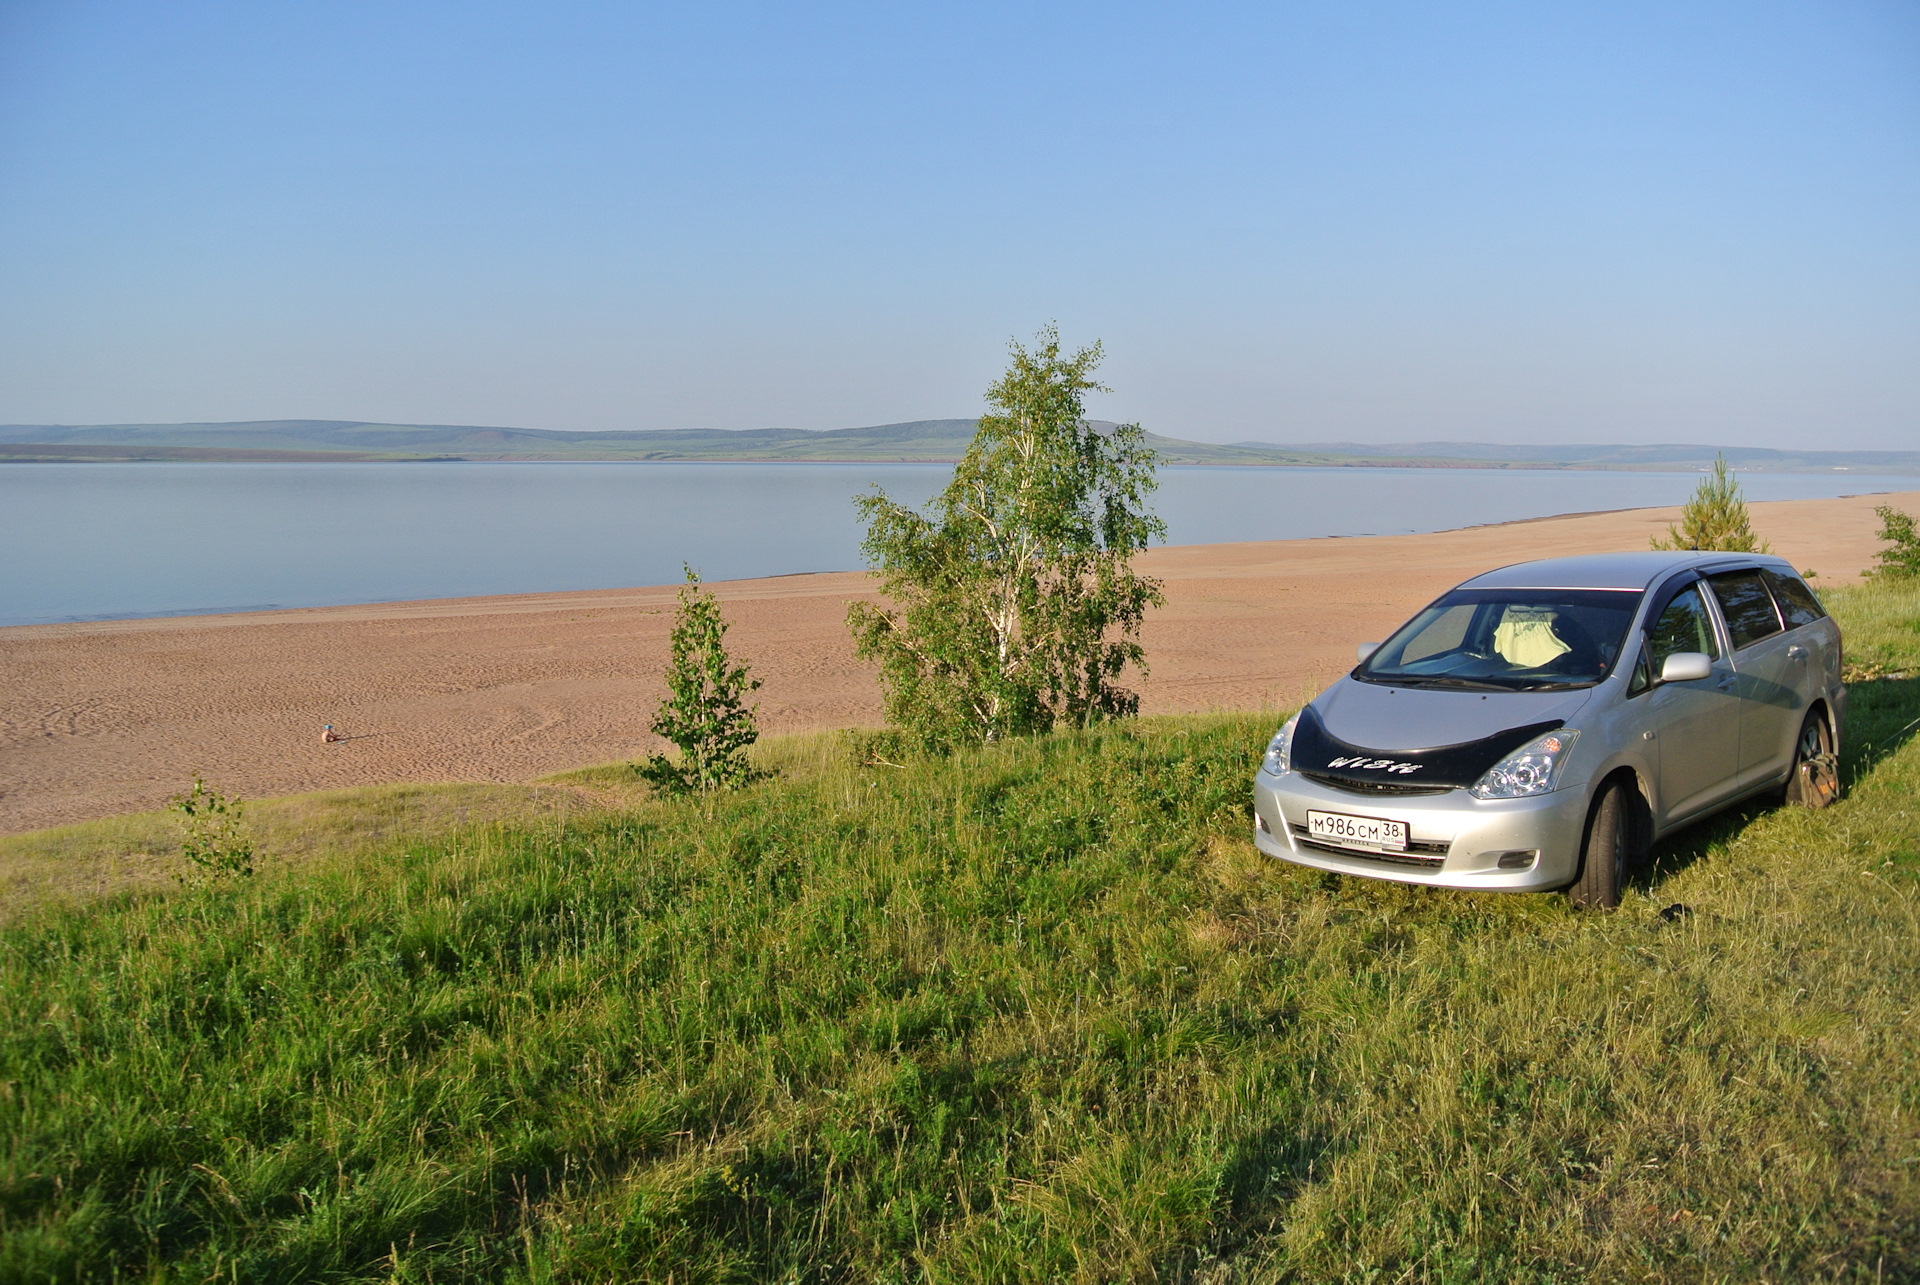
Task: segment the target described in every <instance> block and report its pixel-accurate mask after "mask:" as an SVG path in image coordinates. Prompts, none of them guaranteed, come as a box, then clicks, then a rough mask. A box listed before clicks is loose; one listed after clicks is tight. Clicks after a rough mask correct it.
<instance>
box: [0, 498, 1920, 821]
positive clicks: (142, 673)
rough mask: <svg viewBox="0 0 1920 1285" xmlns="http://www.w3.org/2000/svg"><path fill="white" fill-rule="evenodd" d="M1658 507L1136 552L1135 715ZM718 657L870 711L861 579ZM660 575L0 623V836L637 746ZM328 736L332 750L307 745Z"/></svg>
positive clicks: (1818, 560)
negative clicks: (145, 616)
mask: <svg viewBox="0 0 1920 1285" xmlns="http://www.w3.org/2000/svg"><path fill="white" fill-rule="evenodd" d="M1886 503H1892V504H1894V505H1895V506H1896V507H1899V508H1902V509H1905V510H1907V511H1908V512H1914V511H1916V510H1920V492H1904V493H1900V494H1897V495H1893V496H1858V497H1850V498H1845V499H1838V500H1784V501H1776V502H1772V503H1765V504H1755V505H1753V506H1752V512H1753V524H1754V529H1755V530H1756V531H1758V532H1759V533H1760V535H1761V536H1762V537H1763V538H1765V539H1767V540H1770V541H1771V542H1772V543H1773V546H1774V549H1775V551H1776V552H1778V553H1780V554H1781V555H1782V556H1784V557H1787V558H1789V559H1791V560H1792V562H1793V563H1794V565H1795V566H1797V567H1801V568H1803V569H1804V568H1808V567H1811V568H1812V569H1814V570H1815V571H1817V572H1819V579H1818V580H1817V581H1816V584H1819V585H1835V584H1844V583H1848V582H1850V581H1852V580H1853V579H1854V578H1856V577H1857V576H1858V574H1859V573H1860V572H1861V571H1862V570H1863V569H1865V568H1866V567H1869V566H1871V565H1872V563H1873V553H1874V550H1875V548H1877V546H1878V542H1877V541H1876V540H1875V539H1874V532H1875V531H1876V530H1877V529H1878V525H1879V524H1878V522H1877V520H1876V519H1875V518H1874V516H1873V508H1874V506H1875V505H1876V504H1886ZM1677 513H1678V510H1677V509H1673V508H1661V509H1630V510H1623V511H1620V512H1614V513H1597V514H1576V515H1570V516H1566V517H1557V518H1543V519H1537V520H1534V521H1529V522H1516V523H1507V524H1503V525H1500V526H1488V527H1472V528H1468V529H1465V530H1459V531H1446V532H1441V533H1439V534H1436V535H1407V536H1377V537H1375V536H1369V537H1358V538H1345V539H1343V538H1333V539H1319V540H1279V541H1266V542H1260V543H1248V544H1218V545H1189V546H1182V547H1176V548H1168V549H1156V550H1153V551H1152V552H1151V553H1149V554H1147V555H1146V556H1145V557H1143V558H1142V560H1141V565H1142V567H1143V569H1144V570H1146V571H1147V572H1148V573H1150V574H1152V575H1156V576H1159V577H1161V578H1162V579H1163V580H1164V581H1165V583H1166V594H1167V605H1166V607H1165V608H1163V609H1162V610H1160V611H1158V612H1155V613H1153V614H1152V615H1151V616H1150V617H1149V619H1148V623H1147V626H1146V629H1145V636H1144V641H1145V645H1146V649H1147V657H1148V660H1149V662H1150V663H1151V665H1152V672H1151V674H1150V676H1149V677H1148V678H1147V679H1146V680H1145V682H1144V683H1142V684H1141V685H1140V690H1141V693H1142V708H1143V710H1144V712H1147V713H1176V712H1194V711H1204V710H1213V709H1255V708H1266V707H1280V706H1290V705H1293V704H1297V703H1298V702H1299V701H1301V700H1303V699H1305V698H1307V697H1308V696H1311V695H1312V694H1313V692H1314V691H1317V690H1318V689H1319V688H1320V687H1322V686H1324V685H1325V684H1326V682H1327V681H1328V680H1329V679H1331V678H1332V677H1333V676H1334V675H1336V674H1338V673H1340V672H1341V671H1343V670H1344V669H1346V668H1347V667H1348V666H1349V665H1350V664H1351V663H1352V657H1353V647H1354V644H1355V643H1358V642H1360V641H1363V640H1372V639H1377V638H1379V637H1381V636H1382V635H1383V634H1385V633H1386V632H1387V631H1389V630H1390V629H1392V628H1393V627H1394V626H1395V625H1397V624H1399V623H1400V622H1401V621H1403V620H1405V619H1406V618H1407V616H1409V615H1410V614H1412V612H1413V611H1415V610H1416V609H1417V608H1418V607H1419V606H1420V605H1421V604H1423V603H1424V602H1426V601H1427V600H1428V599H1430V598H1432V597H1433V596H1434V595H1435V594H1438V593H1440V592H1441V591H1443V590H1445V589H1447V588H1449V587H1451V586H1452V585H1454V584H1455V583H1457V582H1459V581H1460V580H1462V579H1464V578H1466V577H1467V576H1469V575H1472V574H1475V573H1476V572H1480V571H1484V570H1487V569H1488V568H1491V567H1495V566H1500V565H1502V564H1505V563H1510V562H1519V561H1525V560H1527V559H1530V558H1540V557H1552V556H1556V555H1561V554H1571V553H1591V552H1600V551H1606V550H1619V549H1644V548H1646V547H1647V540H1648V537H1649V536H1651V535H1654V534H1657V533H1659V532H1661V531H1663V530H1664V529H1665V526H1666V524H1667V523H1668V522H1669V521H1671V520H1672V519H1673V518H1674V517H1675V516H1676V515H1677ZM712 588H713V589H714V591H715V592H716V593H717V594H718V596H719V597H720V599H721V601H722V603H723V604H724V606H725V610H726V614H727V617H728V619H729V620H730V621H731V622H732V626H733V627H732V630H731V632H730V633H729V634H728V636H727V640H728V644H729V647H730V648H731V649H733V650H734V651H735V652H736V654H738V655H739V656H741V657H743V658H745V659H746V660H747V661H748V662H749V663H750V664H751V665H752V668H753V672H754V674H755V675H756V676H757V677H759V678H761V679H762V680H764V686H763V687H762V688H761V689H760V691H759V692H758V693H757V696H758V699H759V702H760V712H761V726H762V728H763V730H765V731H768V732H787V731H799V730H804V729H810V728H828V727H853V726H862V725H872V724H876V723H878V722H879V721H880V695H879V689H878V687H877V685H876V684H875V681H874V677H873V672H872V669H871V667H869V666H867V665H864V664H862V663H860V662H859V661H857V660H855V659H854V657H853V649H852V646H851V643H850V642H849V640H848V637H847V632H846V628H845V625H844V623H843V622H844V618H845V614H846V606H847V603H848V602H849V601H851V600H853V599H856V598H863V597H871V596H872V595H873V588H872V584H871V582H870V581H869V579H868V578H867V577H866V576H865V575H864V574H860V573H834V574H826V575H807V576H784V577H780V578H776V579H769V580H737V581H730V582H724V583H717V584H715V585H713V586H712ZM673 608H674V589H673V587H672V586H666V587H652V588H638V589H610V590H595V591H587V592H580V593H555V594H522V595H515V596H510V597H496V598H466V599H441V600H433V601H426V602H407V603H390V604H382V605H378V606H364V607H321V608H312V609H307V610H300V611H274V612H258V613H248V614H241V615H229V616H192V617H175V618H168V619H156V620H116V621H103V622H97V623H87V624H70V625H27V626H18V627H14V628H6V629H0V674H4V676H5V683H4V685H3V686H0V833H14V832H18V831H23V830H33V829H40V828H43V827H46V826H52V825H59V824H62V823H65V822H70V821H80V820H86V819H90V818H94V817H101V816H111V815H116V814H119V813H124V812H130V811H135V810H139V809H144V808H152V807H156V806H159V805H160V804H162V803H164V801H165V800H166V799H167V798H168V797H169V796H171V795H173V794H176V793H178V792H179V791H180V790H181V789H182V788H183V787H184V786H185V785H186V784H187V782H188V780H189V779H190V778H191V777H192V775H193V774H194V773H195V772H199V773H201V774H202V775H204V776H205V777H206V778H207V779H208V780H209V781H210V782H213V783H215V784H216V785H218V787H219V788H221V789H222V790H225V791H229V792H237V793H239V794H240V795H242V796H245V797H249V798H259V797H264V796H269V795H276V794H287V793H293V792H296V791H305V790H320V789H332V788H338V787H345V786H355V785H374V784H381V783H385V782H393V781H528V780H531V779H533V778H535V777H538V776H541V775H544V774H548V773H552V772H558V771H563V770H565V769H567V768H572V767H579V766H583V765H586V764H591V763H601V762H610V761H614V760H619V759H626V758H631V757H633V756H635V755H639V754H643V753H646V752H648V751H650V750H652V749H653V748H655V747H657V745H658V742H657V741H656V739H655V738H654V737H652V736H650V735H649V734H648V732H647V725H648V723H649V722H651V721H652V716H653V710H654V706H655V705H656V704H657V703H658V701H659V699H660V696H661V694H662V692H663V690H664V689H663V687H662V683H661V677H660V676H661V671H662V670H663V668H664V667H665V663H666V653H667V633H668V630H669V628H670V626H671V624H672V619H673ZM324 723H333V724H334V725H335V726H336V727H338V728H339V729H341V730H342V731H343V732H344V733H345V734H346V735H347V737H348V739H347V740H345V741H343V742H341V743H338V744H333V745H326V744H322V743H321V740H320V728H321V725H322V724H324Z"/></svg>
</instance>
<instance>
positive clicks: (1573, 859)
mask: <svg viewBox="0 0 1920 1285" xmlns="http://www.w3.org/2000/svg"><path fill="white" fill-rule="evenodd" d="M1309 808H1312V809H1315V810H1316V811H1323V812H1345V813H1348V814H1351V815H1354V816H1366V817H1383V818H1386V819H1388V820H1393V821H1404V822H1405V823H1406V825H1407V834H1408V838H1409V840H1410V848H1411V849H1412V850H1410V851H1409V852H1407V853H1405V854H1389V855H1375V854H1370V853H1366V852H1357V851H1347V850H1342V849H1339V848H1335V847H1331V846H1328V845H1323V844H1321V843H1319V842H1317V841H1315V840H1312V839H1310V838H1308V837H1307V835H1306V826H1307V809H1309ZM1253 809H1254V812H1255V814H1256V816H1257V817H1258V822H1257V823H1256V825H1255V827H1254V836H1253V841H1254V844H1255V846H1257V847H1258V848H1259V849H1260V851H1262V852H1264V853H1266V854H1267V855H1268V856H1270V857H1278V858H1280V859H1281V860H1282V861H1292V862H1295V863H1296V864H1299V865H1303V866H1311V867H1313V868H1314V869H1316V870H1331V871H1333V872H1335V873H1337V874H1347V875H1362V876H1364V877H1366V878H1369V879H1391V880H1394V881H1395V882H1398V883H1419V884H1427V885H1429V886H1431V887H1436V888H1480V889H1484V890H1486V891H1489V892H1542V891H1546V890H1547V889H1551V888H1562V887H1565V886H1566V885H1567V884H1569V883H1572V882H1573V880H1574V876H1576V875H1577V874H1579V873H1580V844H1581V841H1582V840H1583V839H1584V837H1585V832H1586V824H1587V799H1586V790H1585V789H1583V788H1579V787H1563V788H1561V789H1558V790H1554V791H1553V792H1552V793H1549V794H1542V795H1537V796H1535V797H1533V798H1527V799H1476V798H1474V797H1473V796H1472V795H1471V794H1468V793H1467V792H1466V790H1464V789H1455V790H1448V791H1447V792H1446V793H1444V794H1422V795H1373V794H1359V793H1355V792H1353V791H1349V790H1341V789H1336V788H1335V787H1333V786H1329V785H1322V784H1320V783H1319V782H1317V781H1313V780H1310V779H1308V778H1307V777H1305V776H1302V775H1301V774H1300V773H1298V772H1288V773H1286V774H1285V775H1283V776H1272V775H1269V774H1268V773H1266V772H1264V771H1263V772H1261V773H1260V774H1259V775H1258V776H1256V777H1255V778H1254V783H1253ZM1529 851H1532V852H1537V853H1538V854H1539V856H1538V857H1537V858H1535V859H1534V860H1533V861H1532V863H1531V865H1529V866H1528V867H1526V868H1524V869H1502V868H1500V864H1499V862H1500V859H1501V857H1502V856H1503V855H1506V856H1508V859H1509V860H1510V861H1512V860H1514V859H1515V858H1513V857H1512V856H1511V855H1510V854H1514V853H1523V852H1529Z"/></svg>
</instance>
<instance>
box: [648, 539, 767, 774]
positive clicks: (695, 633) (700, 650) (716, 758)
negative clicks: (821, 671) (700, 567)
mask: <svg viewBox="0 0 1920 1285" xmlns="http://www.w3.org/2000/svg"><path fill="white" fill-rule="evenodd" d="M686 573H687V582H686V584H685V585H683V586H682V587H681V589H680V609H679V611H678V613H677V614H676V615H675V617H674V622H673V635H672V638H671V641H670V642H669V644H668V646H669V648H670V653H671V657H672V659H671V660H670V661H669V663H668V666H667V695H666V697H665V698H664V699H662V700H661V702H660V708H659V710H658V712H657V713H655V715H654V719H653V725H652V728H651V729H650V730H651V731H652V732H653V734H654V735H655V736H661V737H665V738H666V739H667V740H669V741H671V742H672V743H673V744H674V745H675V746H676V747H678V748H679V750H680V761H679V762H678V763H675V762H673V761H672V760H671V759H668V758H666V757H665V756H664V755H660V754H655V755H653V756H651V757H650V758H648V759H647V761H646V762H645V763H644V764H642V765H641V766H640V768H639V771H640V775H641V776H643V777H645V778H646V779H647V780H648V781H650V782H652V783H653V785H654V786H656V787H657V788H660V789H663V790H667V791H669V792H672V793H690V792H698V793H701V794H706V793H709V792H711V791H714V790H725V789H732V788H734V787H736V786H740V785H745V784H746V783H747V782H748V781H749V780H751V779H752V777H753V770H752V768H751V767H750V766H749V765H748V763H747V747H748V746H749V745H752V744H753V743H754V741H756V740H758V739H759V737H760V731H759V728H758V727H757V726H756V725H755V721H754V715H755V713H756V712H757V709H758V707H757V706H756V707H751V708H749V707H747V706H745V705H743V704H742V703H741V700H742V698H743V697H744V696H745V695H746V693H748V692H750V691H753V690H755V689H756V688H758V687H759V686H760V680H759V679H757V678H755V679H749V678H748V677H747V667H746V666H745V665H744V664H738V665H737V664H735V663H734V662H733V658H732V657H730V656H728V655H727V648H726V641H725V640H726V635H727V622H726V620H725V619H724V618H723V617H722V616H721V615H720V602H719V600H718V599H716V598H715V597H714V596H713V595H712V594H710V593H708V592H707V591H706V590H704V589H702V588H701V587H700V575H699V573H698V572H696V571H695V570H694V569H693V568H692V567H687V568H686Z"/></svg>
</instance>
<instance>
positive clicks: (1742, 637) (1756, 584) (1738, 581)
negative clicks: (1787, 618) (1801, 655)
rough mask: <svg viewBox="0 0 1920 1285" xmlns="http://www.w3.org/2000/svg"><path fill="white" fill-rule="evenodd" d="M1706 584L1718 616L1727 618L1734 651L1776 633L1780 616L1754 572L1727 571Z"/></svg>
mask: <svg viewBox="0 0 1920 1285" xmlns="http://www.w3.org/2000/svg"><path fill="white" fill-rule="evenodd" d="M1707 583H1709V584H1711V585H1712V586H1713V596H1714V597H1715V598H1717V599H1719V601H1720V614H1721V615H1723V616H1725V617H1726V618H1727V633H1728V635H1730V636H1731V637H1732V639H1733V649H1734V650H1735V651H1740V650H1741V649H1743V648H1746V647H1751V646H1752V645H1753V644H1755V643H1757V642H1759V641H1760V640H1761V639H1763V638H1771V637H1772V636H1773V635H1774V634H1777V633H1779V632H1780V613H1779V611H1778V610H1776V609H1775V607H1774V605H1773V595H1772V594H1770V593H1768V592H1767V586H1766V582H1765V581H1763V580H1762V579H1761V578H1760V573H1759V572H1758V571H1728V572H1724V573H1722V574H1720V575H1717V576H1714V577H1712V578H1711V579H1709V580H1708V582H1707Z"/></svg>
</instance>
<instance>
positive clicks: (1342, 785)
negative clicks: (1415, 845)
mask: <svg viewBox="0 0 1920 1285" xmlns="http://www.w3.org/2000/svg"><path fill="white" fill-rule="evenodd" d="M1300 775H1301V776H1304V777H1306V778H1307V779H1308V780H1309V781H1312V782H1313V783H1314V784H1316V785H1324V786H1327V787H1328V788H1330V789H1335V790H1344V791H1345V792H1346V793H1348V794H1370V795H1374V796H1376V797H1378V796H1380V795H1386V794H1391V795H1399V796H1402V797H1404V796H1406V795H1410V794H1445V793H1447V792H1448V791H1450V790H1452V789H1453V787H1452V786H1451V785H1402V784H1400V783H1399V782H1398V781H1348V780H1345V779H1343V778H1341V777H1337V776H1322V775H1321V774H1320V773H1318V772H1302V773H1301V774H1300Z"/></svg>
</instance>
